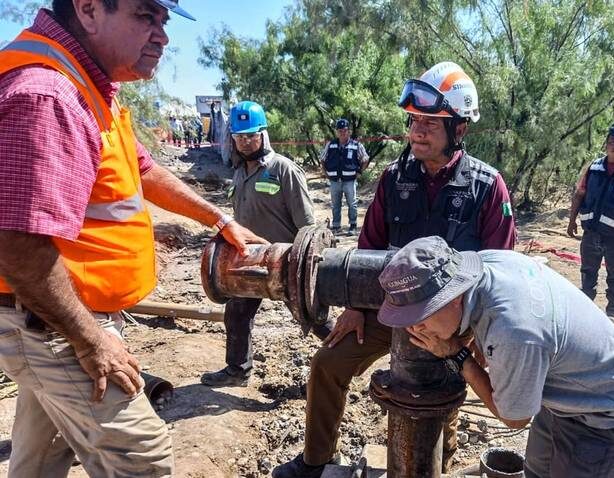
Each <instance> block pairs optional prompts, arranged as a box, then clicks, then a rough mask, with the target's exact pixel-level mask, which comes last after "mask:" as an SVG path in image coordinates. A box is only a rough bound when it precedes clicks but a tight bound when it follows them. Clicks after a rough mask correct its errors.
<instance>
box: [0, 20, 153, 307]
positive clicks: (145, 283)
mask: <svg viewBox="0 0 614 478" xmlns="http://www.w3.org/2000/svg"><path fill="white" fill-rule="evenodd" d="M28 65H43V66H47V67H49V68H52V69H54V70H57V71H58V72H60V73H61V74H63V75H64V76H66V77H67V78H68V79H69V80H70V81H71V82H72V83H73V84H74V85H75V87H76V88H77V89H78V90H79V92H80V93H81V94H82V95H83V98H84V99H85V101H86V102H87V104H88V106H89V107H90V110H91V111H92V113H93V114H94V117H95V118H96V121H97V123H98V125H99V127H100V131H101V136H102V150H101V152H100V155H101V162H100V167H99V169H98V174H97V177H96V182H95V184H94V186H93V188H92V193H91V196H90V199H89V203H88V206H87V209H86V212H85V219H84V222H83V227H82V228H81V231H80V233H79V237H77V239H76V240H75V241H68V240H65V239H61V238H54V239H53V242H54V244H55V246H56V247H57V248H58V250H59V252H60V254H61V256H62V259H63V261H64V264H65V265H66V268H67V269H68V271H69V272H70V275H71V277H72V280H73V283H74V285H75V287H76V289H77V291H78V292H79V295H80V297H81V300H82V301H83V303H84V304H85V305H86V306H87V307H89V308H90V309H91V310H95V311H100V312H114V311H118V310H120V309H123V308H127V307H130V306H132V305H134V304H136V303H137V302H138V301H140V300H141V299H142V298H143V297H145V296H146V295H147V294H149V292H151V290H152V289H153V288H154V286H155V282H156V276H155V253H154V239H153V227H152V223H151V218H150V216H149V213H148V212H147V209H146V207H145V200H144V198H143V193H142V188H141V177H140V173H139V164H138V157H137V150H136V138H135V136H134V132H133V131H132V126H131V121H130V113H129V111H128V110H126V109H123V108H121V109H119V108H118V111H117V113H115V114H114V113H113V112H112V111H111V109H110V108H109V106H108V105H107V104H106V103H105V101H104V98H103V97H102V95H101V94H100V92H99V91H98V89H97V88H96V86H95V85H94V83H93V82H92V80H91V79H90V78H89V76H88V75H87V73H86V72H85V70H84V69H83V67H82V66H81V65H80V64H79V62H78V61H77V60H76V59H75V58H74V56H73V55H71V54H70V53H69V52H68V50H66V49H65V48H64V47H62V46H61V45H60V44H59V43H57V42H55V41H53V40H50V39H49V38H46V37H44V36H41V35H37V34H34V33H31V32H29V31H24V32H22V33H21V34H20V35H19V36H18V37H17V38H16V39H15V40H14V41H13V42H11V43H9V44H8V45H7V46H6V47H5V48H4V49H2V50H1V51H0V74H3V73H6V72H8V71H10V70H13V69H15V68H20V67H23V66H28ZM75 180H76V181H78V180H79V178H75ZM10 291H11V289H10V287H9V286H8V284H7V283H6V282H5V281H4V280H2V278H0V292H10Z"/></svg>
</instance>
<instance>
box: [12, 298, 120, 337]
mask: <svg viewBox="0 0 614 478" xmlns="http://www.w3.org/2000/svg"><path fill="white" fill-rule="evenodd" d="M16 305H17V298H16V297H15V295H14V294H2V293H0V307H11V308H15V306H16ZM23 311H24V312H25V313H26V328H28V329H34V330H40V331H43V330H47V329H49V326H48V325H47V324H46V322H45V321H44V320H43V319H41V318H40V317H39V316H38V315H36V314H35V313H34V312H31V311H29V310H28V309H27V308H25V307H23ZM92 313H94V314H96V313H97V312H92ZM98 313H100V314H103V313H104V314H106V315H107V316H108V317H109V318H110V319H112V320H115V321H117V320H120V319H121V318H122V315H121V312H113V313H107V312H98Z"/></svg>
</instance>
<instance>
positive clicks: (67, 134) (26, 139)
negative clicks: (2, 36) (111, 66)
mask: <svg viewBox="0 0 614 478" xmlns="http://www.w3.org/2000/svg"><path fill="white" fill-rule="evenodd" d="M30 31H31V32H33V33H36V34H39V35H43V36H46V37H48V38H50V39H52V40H55V41H56V42H58V43H59V44H61V45H62V46H63V47H64V48H66V49H67V50H68V51H69V52H70V53H71V54H72V55H74V56H75V58H76V59H77V61H79V63H80V64H81V65H82V66H83V68H84V69H85V71H86V72H87V73H88V75H89V76H90V77H91V78H92V81H93V82H94V84H95V85H96V87H97V88H98V90H99V91H100V92H101V93H102V95H103V97H104V98H105V100H106V101H107V103H108V104H109V106H110V105H111V102H112V100H113V97H114V96H115V95H116V94H117V92H118V90H119V85H118V84H117V83H111V81H110V80H109V78H108V77H107V76H106V75H105V73H104V72H102V71H101V70H100V68H99V67H98V66H97V65H96V64H95V63H94V61H93V60H92V58H91V57H90V56H89V55H88V54H87V53H86V51H85V50H84V49H83V47H82V46H81V45H80V44H79V43H78V42H77V40H76V39H75V38H74V37H73V36H72V35H71V34H70V33H68V32H67V31H66V30H65V29H64V28H63V27H62V26H60V25H59V24H58V23H57V22H56V21H55V20H54V18H53V17H52V15H51V13H50V12H49V11H47V10H41V11H39V13H38V15H37V17H36V19H35V21H34V24H33V25H32V27H31V28H30ZM101 148H102V141H101V136H100V129H99V128H98V125H97V123H96V120H95V118H94V115H93V114H92V112H91V111H90V110H89V108H88V107H87V105H86V103H85V100H84V99H83V97H82V96H81V93H79V91H78V89H77V88H76V87H75V86H74V85H73V84H72V83H71V82H70V80H68V79H67V78H66V77H65V76H64V75H62V74H60V73H58V72H56V71H54V70H52V69H49V68H44V67H41V66H28V67H24V68H19V69H16V70H12V71H9V72H8V73H5V74H3V75H0V230H10V231H18V232H26V233H30V234H41V235H48V236H56V237H62V238H65V239H69V240H74V239H76V238H77V236H78V235H79V231H80V230H81V227H82V225H83V220H84V217H85V209H86V207H87V204H88V201H89V197H90V193H91V191H92V187H93V185H94V183H95V181H96V175H97V172H98V166H99V164H100V158H101V157H100V150H101ZM137 150H138V157H139V167H140V170H141V175H143V174H144V173H146V172H147V171H149V169H151V168H152V167H153V160H152V158H151V156H150V155H149V153H148V152H147V151H146V150H145V148H144V147H143V146H142V145H141V144H140V143H137Z"/></svg>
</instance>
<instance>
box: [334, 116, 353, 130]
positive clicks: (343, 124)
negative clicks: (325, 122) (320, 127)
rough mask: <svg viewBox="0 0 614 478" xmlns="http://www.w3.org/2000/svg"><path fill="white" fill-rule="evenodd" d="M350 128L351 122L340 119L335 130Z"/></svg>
mask: <svg viewBox="0 0 614 478" xmlns="http://www.w3.org/2000/svg"><path fill="white" fill-rule="evenodd" d="M349 127H350V122H349V121H348V120H346V119H345V118H339V119H338V120H337V122H336V123H335V129H345V128H349Z"/></svg>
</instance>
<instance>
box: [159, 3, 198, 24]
mask: <svg viewBox="0 0 614 478" xmlns="http://www.w3.org/2000/svg"><path fill="white" fill-rule="evenodd" d="M154 2H156V3H157V4H158V5H162V6H163V7H164V8H167V9H168V10H170V11H171V12H173V13H176V14H177V15H181V16H182V17H185V18H189V19H190V20H196V18H194V17H193V16H192V15H190V14H189V13H188V12H186V11H185V10H184V9H183V8H181V7H180V6H179V0H154Z"/></svg>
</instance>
